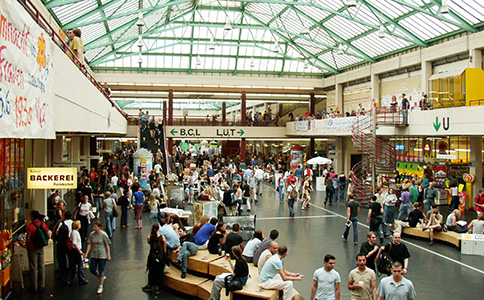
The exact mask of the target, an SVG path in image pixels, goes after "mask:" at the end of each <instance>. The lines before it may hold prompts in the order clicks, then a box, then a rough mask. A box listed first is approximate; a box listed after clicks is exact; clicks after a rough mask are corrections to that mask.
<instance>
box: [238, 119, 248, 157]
mask: <svg viewBox="0 0 484 300" xmlns="http://www.w3.org/2000/svg"><path fill="white" fill-rule="evenodd" d="M242 115H243V116H244V115H245V114H242ZM246 151H247V150H246V146H245V138H242V139H241V140H240V161H242V162H244V163H245V159H246Z"/></svg>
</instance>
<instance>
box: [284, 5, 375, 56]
mask: <svg viewBox="0 0 484 300" xmlns="http://www.w3.org/2000/svg"><path fill="white" fill-rule="evenodd" d="M293 9H294V11H295V12H297V13H298V14H301V15H303V16H304V17H305V18H307V19H308V20H310V21H311V22H313V23H314V24H319V22H318V21H317V20H315V19H313V18H312V17H311V16H309V15H307V14H306V13H305V12H303V11H302V10H300V9H299V8H297V7H293ZM319 27H320V28H321V29H322V30H324V31H326V33H328V34H329V35H330V36H331V37H332V38H333V39H335V40H337V41H339V42H340V43H342V44H344V45H347V46H348V47H349V48H351V49H353V50H354V51H356V53H358V54H359V55H361V56H358V55H354V54H349V55H353V56H357V57H359V58H361V59H363V60H366V61H368V62H375V60H374V59H373V58H372V57H371V56H369V55H368V54H366V53H365V52H363V51H361V50H360V49H359V48H357V47H355V46H354V45H353V44H351V43H348V42H347V41H346V40H345V39H343V38H342V37H341V36H339V35H338V34H336V33H335V32H334V31H332V30H330V29H329V28H327V27H325V26H324V25H322V24H319ZM328 48H332V49H334V50H337V48H338V47H337V46H333V45H332V46H331V47H328Z"/></svg>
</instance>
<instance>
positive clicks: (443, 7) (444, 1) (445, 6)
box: [440, 0, 449, 14]
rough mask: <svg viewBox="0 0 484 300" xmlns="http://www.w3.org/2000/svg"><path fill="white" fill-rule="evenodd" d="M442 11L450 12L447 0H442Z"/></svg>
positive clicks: (442, 12)
mask: <svg viewBox="0 0 484 300" xmlns="http://www.w3.org/2000/svg"><path fill="white" fill-rule="evenodd" d="M440 13H441V14H448V13H449V7H448V6H447V0H442V5H441V6H440Z"/></svg>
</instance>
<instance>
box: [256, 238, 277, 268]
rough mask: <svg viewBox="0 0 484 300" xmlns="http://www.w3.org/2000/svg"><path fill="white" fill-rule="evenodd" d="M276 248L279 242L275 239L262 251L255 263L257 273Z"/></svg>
mask: <svg viewBox="0 0 484 300" xmlns="http://www.w3.org/2000/svg"><path fill="white" fill-rule="evenodd" d="M277 250H279V244H278V243H277V242H275V241H272V242H271V243H270V244H269V248H268V249H266V250H264V251H262V253H261V254H260V257H259V263H258V264H257V268H258V270H259V274H260V272H261V271H262V268H263V267H264V264H265V263H266V261H267V260H268V259H269V258H271V257H272V256H273V255H274V254H276V253H277Z"/></svg>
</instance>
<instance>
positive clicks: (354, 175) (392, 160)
mask: <svg viewBox="0 0 484 300" xmlns="http://www.w3.org/2000/svg"><path fill="white" fill-rule="evenodd" d="M373 122H375V118H373V117H372V114H366V115H360V116H358V117H357V118H356V121H355V122H354V123H353V126H352V142H353V146H354V147H355V148H356V149H357V150H358V151H360V153H361V154H362V157H363V159H362V160H361V161H360V162H359V163H357V164H356V165H354V166H353V168H352V169H351V171H352V172H351V176H350V178H351V180H352V183H353V194H354V195H355V200H356V201H360V202H362V203H364V202H368V201H370V199H371V197H373V194H374V192H373V187H372V182H373V180H372V178H371V177H372V170H373V166H374V168H375V177H377V176H378V175H380V174H395V170H396V167H397V162H396V155H395V148H394V147H393V146H392V145H390V144H389V143H387V142H385V141H383V140H381V139H379V138H376V137H375V136H373V133H372V129H373V130H374V126H373Z"/></svg>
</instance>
